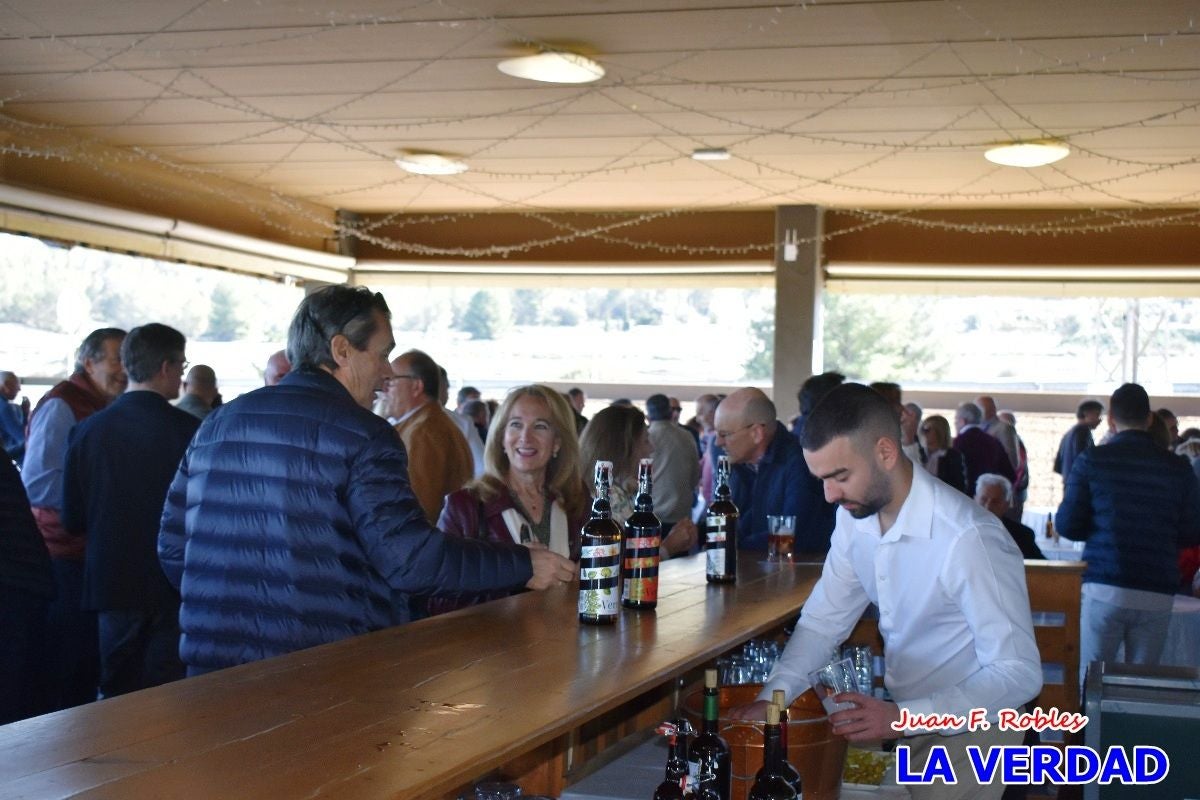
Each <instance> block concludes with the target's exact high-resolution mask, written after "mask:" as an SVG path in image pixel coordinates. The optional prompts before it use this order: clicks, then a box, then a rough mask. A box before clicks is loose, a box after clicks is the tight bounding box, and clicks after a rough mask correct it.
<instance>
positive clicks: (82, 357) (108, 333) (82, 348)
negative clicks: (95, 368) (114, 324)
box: [75, 328, 125, 372]
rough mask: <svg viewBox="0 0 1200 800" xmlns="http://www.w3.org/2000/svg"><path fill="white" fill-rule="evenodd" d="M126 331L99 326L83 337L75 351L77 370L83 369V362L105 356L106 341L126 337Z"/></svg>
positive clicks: (97, 359)
mask: <svg viewBox="0 0 1200 800" xmlns="http://www.w3.org/2000/svg"><path fill="white" fill-rule="evenodd" d="M124 338H125V331H123V330H121V329H120V328H97V329H96V330H94V331H92V332H91V333H89V334H88V335H87V336H85V337H84V338H83V341H82V342H80V343H79V349H78V350H76V351H75V371H76V372H82V371H83V362H84V361H87V360H88V359H91V360H92V361H99V360H100V359H102V358H104V343H105V342H107V341H108V340H109V339H124Z"/></svg>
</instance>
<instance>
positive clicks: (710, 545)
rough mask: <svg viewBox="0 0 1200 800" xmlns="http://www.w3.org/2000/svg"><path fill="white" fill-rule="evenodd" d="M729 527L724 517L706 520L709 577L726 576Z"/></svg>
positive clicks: (705, 546) (705, 533)
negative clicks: (726, 547)
mask: <svg viewBox="0 0 1200 800" xmlns="http://www.w3.org/2000/svg"><path fill="white" fill-rule="evenodd" d="M727 525H728V520H727V519H726V517H725V516H724V515H719V516H713V517H706V518H705V520H704V540H705V545H704V549H705V556H706V563H707V566H706V571H707V573H708V574H709V575H722V576H723V575H725V540H726V538H727V534H726V531H727V530H728V528H727Z"/></svg>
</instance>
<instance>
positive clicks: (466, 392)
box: [455, 386, 479, 406]
mask: <svg viewBox="0 0 1200 800" xmlns="http://www.w3.org/2000/svg"><path fill="white" fill-rule="evenodd" d="M471 395H475V396H476V397H479V390H478V389H476V388H475V387H474V386H464V387H462V388H461V389H459V390H458V396H457V397H456V398H455V401H456V402H457V403H458V404H459V405H460V406H461V405H462V404H463V403H465V402H467V401H468V400H470V399H471Z"/></svg>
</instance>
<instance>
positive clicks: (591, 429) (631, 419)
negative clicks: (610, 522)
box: [579, 406, 646, 491]
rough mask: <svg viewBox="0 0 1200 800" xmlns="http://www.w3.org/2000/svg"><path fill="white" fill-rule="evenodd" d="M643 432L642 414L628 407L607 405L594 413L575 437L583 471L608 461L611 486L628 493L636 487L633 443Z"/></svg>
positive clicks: (636, 462) (644, 417) (635, 456)
mask: <svg viewBox="0 0 1200 800" xmlns="http://www.w3.org/2000/svg"><path fill="white" fill-rule="evenodd" d="M644 430H646V415H645V414H643V413H642V412H641V411H639V410H638V409H636V408H634V407H632V406H609V407H608V408H605V409H604V410H603V411H600V412H598V413H597V414H596V415H595V416H593V417H592V418H591V420H590V421H589V422H588V424H587V427H586V428H584V429H583V433H582V434H581V435H580V437H579V452H580V456H579V457H580V460H581V461H582V462H583V466H584V468H585V469H590V468H591V467H592V465H594V464H595V463H596V462H597V461H611V462H612V465H613V483H615V484H617V485H618V486H620V487H622V488H623V489H625V490H626V491H632V490H633V489H634V488H635V487H636V486H637V467H638V458H637V443H638V438H639V437H640V436H641V435H642V431H644Z"/></svg>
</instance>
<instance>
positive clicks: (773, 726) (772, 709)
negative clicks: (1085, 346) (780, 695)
mask: <svg viewBox="0 0 1200 800" xmlns="http://www.w3.org/2000/svg"><path fill="white" fill-rule="evenodd" d="M782 760H783V756H782V752H781V749H780V742H779V706H777V705H775V704H774V703H769V704H768V705H767V724H766V725H765V726H763V768H762V769H760V770H759V771H758V774H757V775H756V776H755V777H754V785H753V786H751V787H750V793H749V794H747V795H746V800H796V799H797V794H796V790H795V789H793V788H792V785H791V784H790V783H788V781H787V778H785V777H784V775H783V772H782V771H781V770H780V763H779V762H780V761H782Z"/></svg>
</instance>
